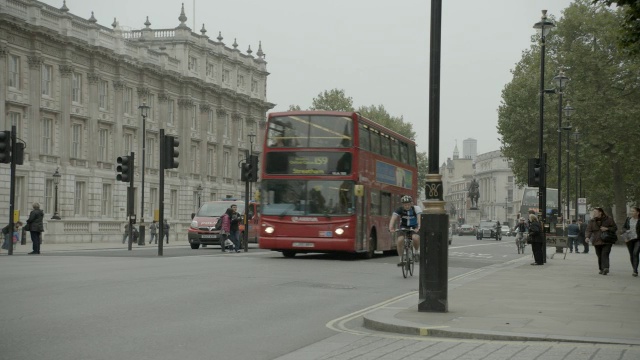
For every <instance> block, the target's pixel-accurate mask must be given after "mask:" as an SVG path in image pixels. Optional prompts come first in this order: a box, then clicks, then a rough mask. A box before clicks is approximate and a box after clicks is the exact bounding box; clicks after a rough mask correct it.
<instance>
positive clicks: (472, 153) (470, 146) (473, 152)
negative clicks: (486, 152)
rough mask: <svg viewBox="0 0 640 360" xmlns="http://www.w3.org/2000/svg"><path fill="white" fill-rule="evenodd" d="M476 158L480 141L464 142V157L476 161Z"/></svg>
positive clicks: (467, 140)
mask: <svg viewBox="0 0 640 360" xmlns="http://www.w3.org/2000/svg"><path fill="white" fill-rule="evenodd" d="M476 156H478V140H476V139H472V138H469V139H466V140H464V141H462V157H463V158H465V159H473V160H475V159H476Z"/></svg>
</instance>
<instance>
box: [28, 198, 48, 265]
mask: <svg viewBox="0 0 640 360" xmlns="http://www.w3.org/2000/svg"><path fill="white" fill-rule="evenodd" d="M32 207H33V210H31V213H30V214H29V219H27V226H28V228H29V233H30V234H31V241H32V242H33V251H32V252H30V253H29V255H39V254H40V244H41V243H42V238H41V234H42V233H43V232H44V224H43V223H42V220H43V219H44V212H43V211H42V210H40V204H39V203H37V202H34V203H33V206H32Z"/></svg>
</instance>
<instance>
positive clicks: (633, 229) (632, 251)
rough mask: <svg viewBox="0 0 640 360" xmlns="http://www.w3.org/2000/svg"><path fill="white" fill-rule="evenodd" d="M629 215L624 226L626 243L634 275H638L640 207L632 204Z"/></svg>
mask: <svg viewBox="0 0 640 360" xmlns="http://www.w3.org/2000/svg"><path fill="white" fill-rule="evenodd" d="M629 215H630V216H629V217H628V218H627V220H626V221H625V222H624V225H623V226H622V228H623V229H624V231H625V235H626V239H625V243H626V245H627V249H628V250H629V257H630V259H631V267H632V268H633V274H632V275H633V276H638V263H639V262H640V241H639V240H638V235H639V234H640V219H639V218H640V208H639V207H637V206H632V207H631V211H630V214H629Z"/></svg>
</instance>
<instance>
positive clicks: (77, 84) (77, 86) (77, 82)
mask: <svg viewBox="0 0 640 360" xmlns="http://www.w3.org/2000/svg"><path fill="white" fill-rule="evenodd" d="M71 76H72V79H71V101H72V102H75V103H78V104H81V103H82V75H81V74H78V73H75V72H74V73H73V74H72V75H71Z"/></svg>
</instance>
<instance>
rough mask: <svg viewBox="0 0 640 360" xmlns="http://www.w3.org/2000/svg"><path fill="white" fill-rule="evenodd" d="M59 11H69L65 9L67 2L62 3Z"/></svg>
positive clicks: (65, 0) (64, 0)
mask: <svg viewBox="0 0 640 360" xmlns="http://www.w3.org/2000/svg"><path fill="white" fill-rule="evenodd" d="M60 11H63V12H67V11H69V8H68V7H67V0H63V1H62V7H61V8H60Z"/></svg>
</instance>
